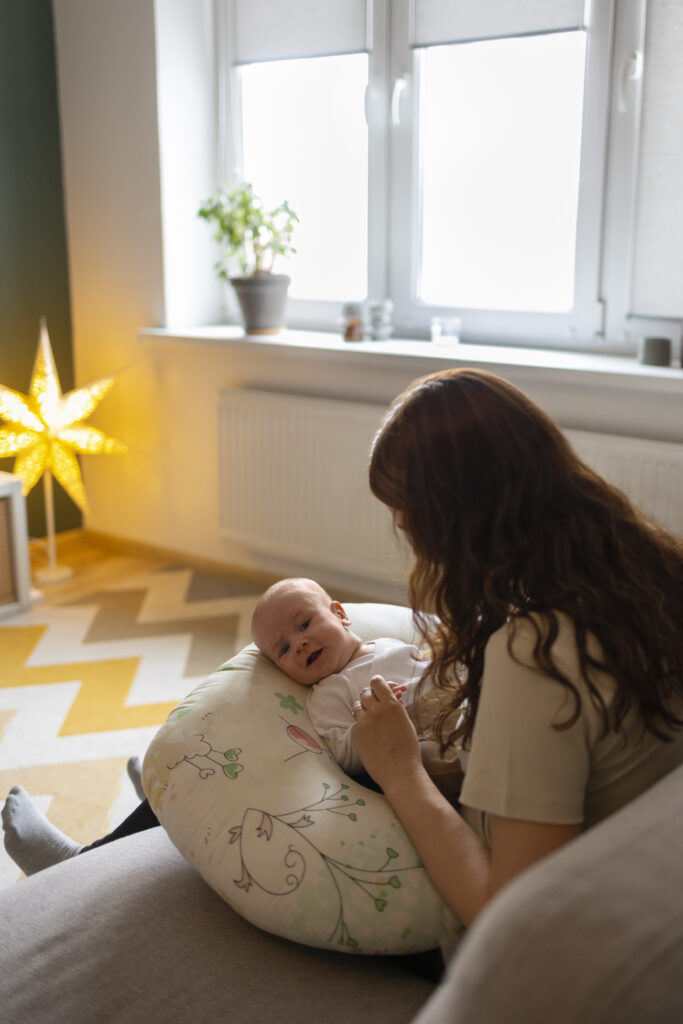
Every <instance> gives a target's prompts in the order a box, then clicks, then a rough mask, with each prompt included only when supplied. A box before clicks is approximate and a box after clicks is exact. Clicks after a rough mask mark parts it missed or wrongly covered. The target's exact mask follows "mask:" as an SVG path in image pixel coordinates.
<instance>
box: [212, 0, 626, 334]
mask: <svg viewBox="0 0 683 1024" xmlns="http://www.w3.org/2000/svg"><path fill="white" fill-rule="evenodd" d="M221 2H224V3H226V4H227V5H228V10H229V25H230V28H229V31H228V32H227V37H228V46H227V50H226V54H225V57H226V62H227V65H228V66H229V68H230V73H229V79H230V88H231V95H232V111H233V113H232V116H231V118H230V119H229V122H230V128H231V132H232V149H231V153H232V156H231V163H230V164H228V166H229V167H230V168H231V170H232V171H233V172H235V173H237V174H238V175H240V176H243V177H244V178H246V180H250V181H252V183H253V184H254V186H255V188H256V189H257V191H258V192H259V193H261V194H262V195H263V197H264V199H265V200H266V201H267V202H268V203H272V204H273V205H276V204H277V203H279V202H281V201H282V199H285V198H286V199H287V200H288V201H289V202H290V203H291V204H292V206H293V207H294V208H295V209H296V210H297V212H298V213H299V215H300V217H301V224H300V225H299V227H298V229H297V235H296V238H295V245H296V248H297V250H298V252H297V256H296V257H295V258H294V259H293V260H291V261H288V264H287V267H286V270H287V272H288V273H291V276H292V285H291V289H290V296H291V300H290V322H291V323H292V324H293V325H294V326H315V327H320V328H328V329H334V327H335V325H336V320H337V317H338V315H339V311H340V304H341V303H342V302H345V301H347V300H358V299H365V298H367V299H370V300H373V299H382V298H385V297H389V298H391V299H392V300H393V303H394V309H395V327H396V333H397V334H398V335H403V336H408V337H409V336H413V337H416V336H417V337H419V336H422V337H426V336H429V326H430V321H431V319H432V317H433V316H436V315H446V314H448V313H453V314H454V315H457V316H459V317H461V319H462V323H463V336H464V338H465V340H472V341H484V342H506V341H507V342H515V343H517V344H525V345H526V344H538V345H543V346H548V347H552V346H555V347H565V348H566V347H570V346H571V347H580V348H584V349H590V348H593V349H600V348H601V347H606V346H605V341H604V339H603V338H602V333H603V328H604V320H603V314H604V305H603V299H604V288H605V282H606V281H609V280H610V271H609V267H608V268H607V269H606V267H605V265H604V262H603V252H607V254H608V256H609V254H610V253H613V254H616V253H618V252H619V242H618V231H617V234H616V241H615V228H614V225H615V224H616V223H617V221H618V216H619V215H618V208H619V204H617V212H616V213H615V208H614V204H612V206H609V204H608V206H607V208H606V207H605V202H604V200H605V183H606V181H607V178H608V175H607V165H606V152H607V143H608V138H609V136H610V130H611V131H612V136H614V128H613V126H612V128H610V90H611V88H612V84H611V77H612V75H613V70H612V66H611V59H612V58H611V54H612V48H613V45H614V41H615V25H616V24H617V23H618V16H619V15H620V12H619V8H620V7H621V8H623V7H624V5H623V4H622V5H620V4H619V3H618V2H617V0H599V2H595V0H594V2H593V3H590V2H588V0H586V2H584V0H553V2H552V3H549V2H547V0H458V2H457V3H453V2H452V0H367V2H366V0H291V2H290V3H288V4H282V3H279V2H278V0H221ZM644 4H645V0H635V4H633V3H632V4H629V5H626V6H627V7H629V8H637V9H638V12H639V13H638V16H637V17H634V16H633V12H632V11H631V13H630V15H627V14H624V13H623V12H622V13H621V15H620V16H621V17H622V20H623V19H624V18H627V17H630V18H631V21H632V23H633V24H632V28H633V31H632V32H631V33H630V35H629V31H630V30H629V31H626V32H625V30H624V29H623V25H622V27H621V29H620V32H621V36H623V39H621V36H618V38H619V39H620V40H621V42H620V46H621V47H622V49H623V47H624V46H627V47H628V46H630V47H631V48H633V47H637V46H640V45H642V32H643V17H642V12H643V10H644ZM617 35H618V33H617ZM227 51H229V52H227ZM619 59H621V58H620V57H619ZM627 100H628V103H627V106H628V108H629V110H628V118H629V119H630V122H631V123H636V122H637V113H638V107H637V103H635V102H634V100H633V97H627ZM622 113H623V111H622ZM631 142H632V139H631ZM624 152H625V156H626V159H627V161H628V162H630V163H629V164H628V166H634V162H635V158H636V154H637V146H636V147H633V146H632V145H631V148H630V149H629V147H628V146H626V147H625V150H624ZM628 166H627V167H626V168H625V169H626V170H628ZM227 176H229V175H227ZM632 200H633V196H632V195H631V196H630V197H629V196H628V195H624V197H623V199H622V201H621V205H622V207H623V206H624V205H628V204H629V203H631V202H632ZM606 223H607V228H605V224H606ZM610 225H611V227H610ZM605 231H607V235H606V234H605ZM610 232H611V234H610ZM622 248H623V247H622ZM614 258H615V260H617V262H618V259H621V261H622V263H623V267H622V270H621V275H622V278H623V276H624V274H625V273H626V272H627V266H626V263H627V261H624V257H623V254H622V255H621V256H620V257H619V258H617V257H616V256H615V257H614ZM282 269H285V268H284V267H283V268H282ZM610 322H611V323H613V324H616V323H617V321H616V320H615V319H614V317H612V320H611V321H610ZM619 323H620V326H621V327H623V322H622V321H620V322H619ZM611 340H612V342H615V339H614V338H612V339H611ZM620 343H623V332H622V334H621V336H620V337H619V338H617V339H616V342H615V344H613V345H612V347H618V345H619V344H620Z"/></svg>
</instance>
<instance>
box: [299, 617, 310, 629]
mask: <svg viewBox="0 0 683 1024" xmlns="http://www.w3.org/2000/svg"><path fill="white" fill-rule="evenodd" d="M310 624H311V620H310V619H304V621H303V622H302V623H301V628H302V629H308V627H309V626H310Z"/></svg>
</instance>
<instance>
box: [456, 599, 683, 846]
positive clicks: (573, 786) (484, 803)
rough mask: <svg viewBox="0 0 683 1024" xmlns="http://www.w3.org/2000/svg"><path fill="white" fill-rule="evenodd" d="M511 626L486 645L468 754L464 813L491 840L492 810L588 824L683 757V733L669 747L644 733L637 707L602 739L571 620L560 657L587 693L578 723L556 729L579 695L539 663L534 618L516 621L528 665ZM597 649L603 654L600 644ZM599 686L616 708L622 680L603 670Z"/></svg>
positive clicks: (563, 627)
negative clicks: (583, 678) (534, 654)
mask: <svg viewBox="0 0 683 1024" xmlns="http://www.w3.org/2000/svg"><path fill="white" fill-rule="evenodd" d="M511 628H512V627H511V625H509V624H506V625H505V626H503V627H502V628H501V629H500V630H498V631H497V632H496V633H494V634H493V635H492V636H491V638H490V640H489V642H488V644H487V647H486V653H485V661H484V672H483V676H482V682H481V696H480V700H479V707H478V709H477V718H476V722H475V726H474V731H473V734H472V742H471V749H470V750H467V751H461V752H460V762H461V765H462V767H463V769H464V771H465V780H464V782H463V786H462V792H461V802H462V805H463V808H462V813H463V817H464V818H465V820H467V821H468V822H469V824H470V825H471V826H472V827H473V828H474V829H475V831H476V832H477V833H478V834H479V835H480V836H482V838H484V839H485V841H487V842H488V841H489V835H488V828H487V821H486V815H487V814H495V815H499V816H502V817H508V818H515V819H519V820H524V821H535V822H542V823H545V824H563V825H581V826H582V827H583V828H584V829H585V828H589V827H590V826H591V825H594V824H596V823H597V822H598V821H601V820H602V819H603V818H605V817H607V816H608V815H609V814H612V813H613V812H614V811H616V810H618V809H619V808H620V807H622V806H623V805H624V804H626V803H628V802H629V801H630V800H633V799H634V798H635V797H636V796H638V795H639V794H640V793H642V792H643V791H644V790H646V789H648V788H649V787H650V786H651V785H653V784H654V783H655V782H656V781H657V780H658V779H660V778H662V777H663V776H664V775H666V774H667V773H668V772H669V771H672V770H673V769H674V768H675V767H676V766H677V765H679V764H681V763H683V730H679V731H677V732H675V733H673V734H672V735H673V742H672V743H665V742H663V741H662V740H659V739H657V737H656V736H653V735H652V733H650V732H644V731H643V728H642V722H641V719H640V715H639V714H638V712H637V710H635V709H634V708H631V710H630V711H629V713H628V715H627V716H626V718H625V719H624V721H623V723H622V727H623V732H621V733H615V732H608V733H607V735H606V736H602V735H601V733H602V718H601V716H600V714H599V712H598V710H597V709H596V708H595V707H594V705H593V703H592V702H591V699H590V695H589V693H588V690H587V688H586V686H585V684H584V683H583V682H582V681H581V678H580V674H579V669H578V655H577V651H576V645H575V643H574V636H573V626H572V623H571V621H570V620H569V619H568V618H566V617H564V616H560V632H559V635H558V637H557V640H556V641H555V644H554V646H553V654H554V656H555V658H556V663H557V664H558V666H559V667H560V669H561V670H562V671H563V672H564V673H565V674H566V675H567V676H568V677H569V678H570V679H571V680H572V681H573V682H574V683H575V685H576V686H577V688H578V689H579V692H580V694H581V697H582V710H581V714H580V716H579V718H578V720H577V721H576V722H575V724H574V725H573V726H571V728H569V729H565V730H561V731H560V730H557V729H554V728H553V724H556V723H561V722H564V721H566V720H567V718H569V717H570V715H571V714H572V712H573V709H574V701H573V697H572V693H571V691H570V690H568V689H567V688H566V687H564V686H562V684H561V683H558V682H557V681H556V680H554V679H550V678H548V677H547V676H546V675H544V674H543V673H542V672H541V671H539V670H538V669H537V668H534V667H532V666H533V661H532V656H531V652H532V650H533V646H534V642H535V633H534V629H533V626H532V624H531V623H530V622H529V621H528V620H525V619H518V620H517V621H516V635H515V640H514V642H513V648H512V650H513V652H514V654H515V656H516V658H517V659H519V661H521V662H522V664H519V662H518V661H515V660H513V658H512V657H511V656H510V654H509V653H508V650H507V643H508V636H509V632H510V629H511ZM589 650H590V652H591V653H593V654H596V655H599V653H600V651H599V647H598V646H597V644H595V643H594V647H593V648H590V647H589ZM595 682H596V684H597V685H598V687H599V689H600V692H601V694H602V696H603V697H604V699H605V701H606V703H607V706H608V707H609V705H610V703H611V701H612V699H613V695H614V692H615V684H614V680H613V679H612V677H611V676H607V675H604V674H603V675H601V676H600V675H597V674H596V675H595Z"/></svg>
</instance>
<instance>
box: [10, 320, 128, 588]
mask: <svg viewBox="0 0 683 1024" xmlns="http://www.w3.org/2000/svg"><path fill="white" fill-rule="evenodd" d="M113 384H114V378H113V377H104V378H102V379H101V380H96V381H95V382H94V383H93V384H88V385H87V386H86V387H84V388H77V389H76V390H75V391H69V393H68V394H66V395H63V394H62V389H61V386H60V383H59V377H58V376H57V368H56V366H55V360H54V356H53V354H52V348H51V346H50V339H49V337H48V333H47V326H46V324H45V319H44V318H42V319H41V321H40V340H39V342H38V352H37V354H36V361H35V365H34V367H33V377H32V378H31V386H30V389H29V393H28V395H22V394H19V392H18V391H13V390H12V389H11V388H7V387H4V386H3V385H2V384H0V416H1V417H2V418H3V419H4V420H5V424H4V426H3V427H1V428H0V457H2V456H6V455H16V460H15V463H14V473H15V474H16V475H17V476H18V477H20V478H21V480H22V482H23V490H24V494H28V492H29V491H30V490H31V488H32V487H33V486H34V485H35V484H37V483H38V481H39V480H40V478H41V476H42V475H43V473H44V474H45V513H46V519H47V543H48V556H49V566H48V567H47V568H45V569H41V570H39V572H37V573H36V579H38V580H39V582H41V583H48V582H56V581H58V580H64V579H68V577H69V576H71V575H72V570H71V569H69V568H68V567H65V566H59V565H57V563H56V557H55V522H54V499H53V494H52V476H53V475H54V476H55V477H56V478H57V480H58V481H59V483H60V484H61V485H62V487H63V488H64V490H65V491H66V492H67V494H69V495H70V497H71V498H72V499H73V500H74V501H75V503H76V504H77V505H78V507H79V508H80V509H82V510H83V511H85V510H86V509H87V499H86V496H85V489H84V487H83V479H82V477H81V470H80V467H79V465H78V460H77V459H76V455H77V454H79V455H80V454H83V455H86V454H87V455H95V454H98V453H100V452H105V453H110V452H126V451H127V450H128V449H127V447H126V445H125V444H123V443H122V442H121V441H116V440H115V439H114V438H111V437H107V436H106V435H105V434H103V433H102V431H101V430H96V429H95V428H94V427H89V426H86V424H85V423H83V422H82V421H83V420H85V419H87V418H88V416H90V414H91V413H92V411H93V410H94V409H95V407H96V406H97V405H98V403H99V402H100V401H101V400H102V399H103V398H104V396H105V395H106V394H107V393H108V392H109V390H110V389H111V387H112V386H113Z"/></svg>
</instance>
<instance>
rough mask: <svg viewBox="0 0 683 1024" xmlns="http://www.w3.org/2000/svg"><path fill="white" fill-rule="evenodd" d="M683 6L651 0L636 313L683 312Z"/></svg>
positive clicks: (662, 314)
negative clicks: (682, 182) (682, 185)
mask: <svg viewBox="0 0 683 1024" xmlns="http://www.w3.org/2000/svg"><path fill="white" fill-rule="evenodd" d="M681 53H683V4H680V3H670V2H668V0H667V2H665V0H650V3H649V6H648V9H647V28H646V32H645V61H644V83H643V112H642V129H641V133H642V134H641V143H642V144H641V154H640V160H639V174H638V189H637V199H636V221H635V239H634V242H635V245H634V260H633V281H632V295H631V303H632V306H631V308H632V311H633V312H634V313H636V314H639V315H641V316H657V317H672V318H678V317H680V316H682V315H683V287H681V282H682V281H683V245H682V244H681V239H683V190H682V189H681V180H682V176H683V171H682V169H681V168H682V166H683V62H682V61H681Z"/></svg>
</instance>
